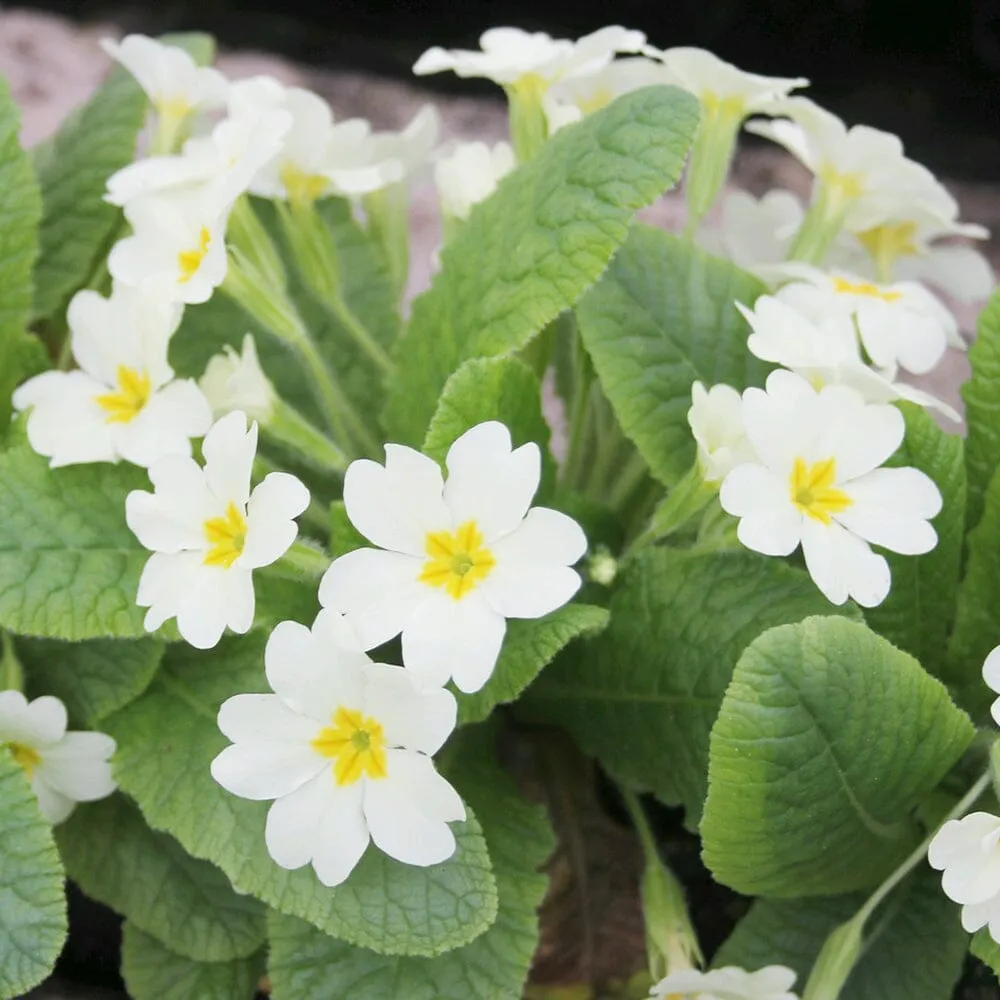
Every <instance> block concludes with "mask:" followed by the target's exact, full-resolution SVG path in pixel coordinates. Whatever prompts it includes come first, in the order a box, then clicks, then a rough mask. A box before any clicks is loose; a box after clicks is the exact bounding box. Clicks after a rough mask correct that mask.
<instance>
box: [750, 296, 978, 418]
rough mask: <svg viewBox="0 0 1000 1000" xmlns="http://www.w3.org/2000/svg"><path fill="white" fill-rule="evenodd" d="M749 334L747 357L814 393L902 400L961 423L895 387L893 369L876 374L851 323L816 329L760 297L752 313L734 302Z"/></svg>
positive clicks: (941, 407) (836, 320)
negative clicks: (837, 388)
mask: <svg viewBox="0 0 1000 1000" xmlns="http://www.w3.org/2000/svg"><path fill="white" fill-rule="evenodd" d="M736 308H737V309H739V310H740V312H741V313H743V315H744V317H745V318H746V320H747V322H748V323H749V324H750V326H751V328H752V330H753V333H752V334H751V335H750V336H749V337H748V338H747V347H748V348H749V349H750V353H751V354H753V355H755V356H756V357H758V358H760V359H761V360H762V361H771V362H774V363H775V364H779V365H783V366H784V367H785V368H788V369H790V370H791V371H793V372H796V373H797V374H799V375H801V376H802V377H803V378H805V379H806V380H807V381H808V382H809V383H810V384H811V385H812V386H813V388H815V389H819V388H822V387H823V386H826V385H846V386H850V387H851V388H852V389H854V390H855V391H856V392H858V393H860V394H861V396H862V397H863V398H864V400H865V401H866V402H868V403H888V402H892V401H894V400H897V399H905V400H908V401H909V402H911V403H916V404H917V405H918V406H926V407H930V408H933V409H936V410H938V411H940V412H941V413H943V414H944V415H945V416H947V417H948V418H949V419H950V420H954V421H956V422H957V421H959V420H960V419H961V418H960V417H959V415H958V414H957V413H956V412H955V411H954V410H953V409H952V408H951V407H950V406H948V404H947V403H943V402H942V401H941V400H939V399H937V398H936V397H934V396H931V395H930V394H929V393H926V392H923V391H922V390H920V389H915V388H914V387H913V386H911V385H907V384H906V383H903V382H896V381H895V378H896V370H895V368H894V367H890V368H886V369H883V370H881V371H877V370H875V369H874V368H869V367H868V365H866V364H865V362H864V359H863V358H862V357H861V350H860V347H859V345H858V337H857V333H856V331H855V329H854V321H853V320H852V319H850V318H849V317H846V316H842V315H841V316H837V315H832V316H827V317H826V318H824V319H823V320H822V321H820V322H818V323H816V322H813V321H812V320H811V319H809V317H808V316H805V315H803V314H802V313H801V312H799V311H798V310H797V309H793V308H792V307H791V306H790V305H788V304H787V303H785V302H782V301H781V300H780V299H778V298H776V297H774V296H772V295H762V296H760V298H758V299H757V302H756V303H755V305H754V308H753V309H752V310H751V309H747V308H746V307H745V306H744V305H742V304H741V303H739V302H737V303H736Z"/></svg>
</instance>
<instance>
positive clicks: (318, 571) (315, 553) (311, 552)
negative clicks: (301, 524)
mask: <svg viewBox="0 0 1000 1000" xmlns="http://www.w3.org/2000/svg"><path fill="white" fill-rule="evenodd" d="M330 562H331V559H330V557H329V556H328V555H327V554H326V553H325V552H324V551H323V550H322V549H320V548H318V547H317V546H315V545H310V544H309V543H308V542H303V541H296V542H293V543H292V547H291V548H290V549H289V550H288V551H287V552H286V553H285V554H284V555H283V556H282V557H281V558H280V559H279V560H278V561H277V562H276V563H272V564H271V565H270V566H268V567H267V569H268V570H269V571H270V573H271V575H273V576H284V577H291V578H293V579H296V580H301V579H302V578H303V577H305V578H307V579H310V580H318V579H319V578H320V577H321V576H322V575H323V574H324V573H325V572H326V571H327V570H328V569H329V568H330Z"/></svg>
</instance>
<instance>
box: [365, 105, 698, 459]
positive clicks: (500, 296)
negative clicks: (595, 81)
mask: <svg viewBox="0 0 1000 1000" xmlns="http://www.w3.org/2000/svg"><path fill="white" fill-rule="evenodd" d="M697 124H698V106H697V102H696V101H694V100H693V99H692V98H691V96H690V95H689V94H686V93H684V92H682V91H680V90H677V89H675V88H671V87H647V88H644V89H642V90H637V91H634V92H633V93H630V94H626V95H624V96H623V97H620V98H618V100H616V101H614V102H613V103H612V104H610V105H609V106H608V107H606V108H604V109H603V110H602V111H598V112H597V113H595V114H593V115H590V116H589V117H587V118H586V119H585V120H584V121H582V122H580V123H579V124H577V125H574V126H573V127H572V128H567V129H563V130H562V131H561V132H559V133H558V134H557V135H555V136H554V137H553V138H552V139H551V140H550V141H549V142H548V143H546V144H545V146H544V148H543V149H542V150H541V152H540V153H539V154H538V156H537V157H535V158H534V159H533V160H532V161H531V162H530V163H527V164H525V165H524V166H522V167H520V168H519V169H518V170H516V171H515V172H514V173H512V174H510V175H509V176H508V177H506V178H504V180H503V181H502V182H501V183H500V186H499V189H498V190H497V192H496V194H495V195H493V196H492V197H491V198H489V199H488V200H487V201H485V202H483V203H482V204H480V205H477V206H476V207H475V208H474V209H473V210H472V214H471V215H470V216H469V219H468V220H467V221H466V222H465V224H464V225H463V226H462V227H461V229H460V230H459V232H458V233H457V234H456V236H455V237H454V239H453V240H451V241H449V243H448V244H446V245H445V247H444V249H443V250H442V252H441V261H442V269H441V271H440V272H439V273H438V274H437V275H436V277H435V278H434V282H433V284H432V285H431V288H430V290H429V291H428V292H425V293H424V294H423V295H421V296H420V297H419V298H417V299H416V300H415V301H414V303H413V315H412V319H411V322H410V325H409V328H408V330H407V332H406V335H405V336H404V337H403V338H402V339H401V340H400V342H399V350H398V352H397V375H396V378H395V380H394V382H393V384H392V387H391V389H390V394H389V403H388V406H387V408H386V412H385V425H386V429H387V430H388V431H389V436H390V437H391V438H392V439H393V440H395V441H399V442H401V443H403V444H412V445H418V444H419V443H420V442H421V441H422V440H423V438H424V433H425V432H426V430H427V427H428V424H429V423H430V421H431V418H432V417H433V415H434V410H435V409H436V407H437V404H438V399H439V397H440V395H441V391H442V389H443V387H444V385H445V382H446V381H447V380H448V377H449V376H450V375H451V374H452V372H454V371H455V370H456V369H457V368H458V367H459V365H460V364H461V363H462V362H463V361H466V360H467V359H469V358H476V357H496V356H498V355H503V354H509V353H511V352H512V351H516V350H519V349H520V348H522V347H524V346H525V345H526V344H527V343H528V342H529V341H530V340H531V338H532V337H534V336H535V334H537V333H538V332H539V331H540V330H542V329H543V328H544V327H545V326H546V325H547V324H548V323H550V322H551V321H552V320H554V319H555V318H556V317H557V316H558V315H559V314H560V313H561V312H562V311H563V310H565V309H568V308H570V307H571V306H572V305H574V303H575V302H576V301H577V299H578V298H579V297H580V296H581V295H582V294H583V292H584V291H585V290H586V289H587V287H588V286H589V285H591V284H593V282H594V281H596V280H597V279H598V277H600V275H601V272H602V271H604V269H605V268H606V267H607V263H608V261H609V259H610V258H611V255H612V254H613V253H614V252H615V251H616V250H617V249H618V247H619V246H620V245H621V244H622V243H623V242H624V241H625V237H626V236H627V235H628V227H629V222H630V221H631V219H632V216H633V214H634V213H635V212H636V210H637V209H639V208H642V207H643V206H644V205H648V204H650V203H651V202H652V201H654V200H655V199H656V198H658V197H659V196H660V195H661V194H663V192H664V190H666V189H667V188H668V187H670V186H671V185H673V184H674V183H675V182H676V181H677V178H678V177H679V176H680V173H681V168H682V167H683V165H684V157H685V154H686V153H687V150H688V147H689V146H690V144H691V139H692V136H693V135H694V132H695V129H696V127H697Z"/></svg>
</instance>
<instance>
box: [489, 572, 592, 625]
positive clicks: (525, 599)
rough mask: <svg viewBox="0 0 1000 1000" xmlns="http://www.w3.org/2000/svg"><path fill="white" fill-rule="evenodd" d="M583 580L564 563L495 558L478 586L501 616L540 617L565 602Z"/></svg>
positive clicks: (570, 597) (571, 597)
mask: <svg viewBox="0 0 1000 1000" xmlns="http://www.w3.org/2000/svg"><path fill="white" fill-rule="evenodd" d="M582 583H583V581H582V580H581V579H580V574H579V573H577V572H576V570H574V569H570V568H569V567H567V566H551V565H544V564H542V563H530V562H507V561H502V562H501V561H499V560H498V562H497V565H496V567H495V568H494V569H493V571H492V572H491V573H490V575H489V576H488V577H487V578H486V579H485V580H483V582H482V583H481V584H480V585H479V587H480V589H481V590H482V592H483V596H484V597H485V598H486V600H487V601H488V602H489V604H490V606H491V607H492V608H493V610H494V611H496V613H497V614H498V615H501V616H502V617H504V618H542V617H544V616H545V615H547V614H549V612H551V611H555V610H556V608H561V607H562V606H563V605H564V604H568V603H569V601H571V600H572V599H573V595H574V594H576V592H577V591H578V590H579V589H580V585H581V584H582Z"/></svg>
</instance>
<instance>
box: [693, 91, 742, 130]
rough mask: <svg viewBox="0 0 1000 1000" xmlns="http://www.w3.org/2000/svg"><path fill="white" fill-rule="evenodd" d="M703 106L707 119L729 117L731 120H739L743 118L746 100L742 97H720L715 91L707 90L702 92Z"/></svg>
mask: <svg viewBox="0 0 1000 1000" xmlns="http://www.w3.org/2000/svg"><path fill="white" fill-rule="evenodd" d="M701 106H702V109H703V110H704V112H705V118H706V119H707V118H714V119H727V120H728V121H730V122H738V121H740V120H741V119H742V118H743V114H744V111H745V110H746V101H745V100H744V99H743V98H742V97H719V95H718V94H716V93H715V92H714V91H711V90H706V91H704V92H703V93H702V94H701Z"/></svg>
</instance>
